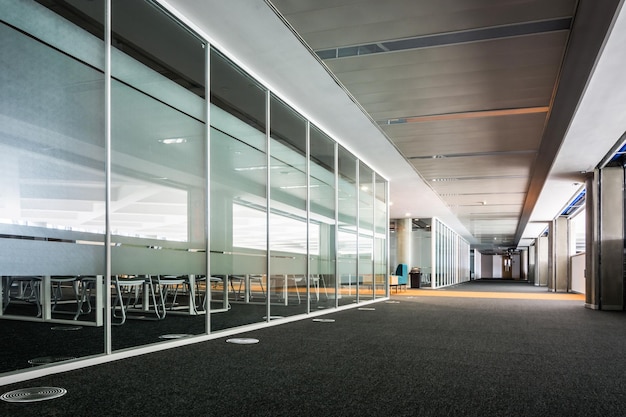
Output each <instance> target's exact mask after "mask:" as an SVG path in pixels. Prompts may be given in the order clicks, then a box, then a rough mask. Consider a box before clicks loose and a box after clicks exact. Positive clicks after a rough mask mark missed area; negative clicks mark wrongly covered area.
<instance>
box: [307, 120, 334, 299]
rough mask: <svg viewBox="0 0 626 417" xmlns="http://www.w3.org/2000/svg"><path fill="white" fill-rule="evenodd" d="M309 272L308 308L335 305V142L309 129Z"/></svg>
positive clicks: (312, 127)
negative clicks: (309, 292)
mask: <svg viewBox="0 0 626 417" xmlns="http://www.w3.org/2000/svg"><path fill="white" fill-rule="evenodd" d="M310 152H311V157H310V184H311V188H310V203H309V206H310V218H311V222H310V225H309V248H310V252H311V253H310V256H309V272H310V280H311V281H310V287H311V289H312V291H313V293H312V294H311V297H310V299H311V310H312V311H313V310H316V309H323V308H331V307H334V306H335V301H336V299H337V296H336V294H337V293H336V288H335V284H336V279H335V263H336V262H335V247H336V245H335V144H334V142H333V141H332V139H331V138H330V137H328V136H327V135H326V134H324V133H323V132H322V131H321V130H319V129H318V128H317V127H315V126H311V130H310Z"/></svg>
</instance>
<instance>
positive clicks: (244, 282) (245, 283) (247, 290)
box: [228, 274, 266, 302]
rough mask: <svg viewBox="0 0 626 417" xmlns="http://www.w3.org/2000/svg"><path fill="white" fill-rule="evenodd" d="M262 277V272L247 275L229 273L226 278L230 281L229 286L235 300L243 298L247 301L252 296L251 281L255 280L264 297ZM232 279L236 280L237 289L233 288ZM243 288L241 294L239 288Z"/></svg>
mask: <svg viewBox="0 0 626 417" xmlns="http://www.w3.org/2000/svg"><path fill="white" fill-rule="evenodd" d="M263 277H264V275H262V274H247V275H229V276H228V280H229V281H230V288H231V289H232V291H233V295H234V297H235V300H236V301H238V300H244V301H245V302H249V301H251V300H252V298H254V295H253V291H252V282H256V283H257V284H258V286H259V287H260V288H261V293H262V294H263V298H265V297H266V293H265V287H264V286H263ZM233 281H238V282H239V286H238V287H237V290H235V286H234V284H233ZM242 288H243V289H244V294H243V296H242V295H241V290H242Z"/></svg>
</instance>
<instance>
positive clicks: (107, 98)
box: [96, 0, 113, 355]
mask: <svg viewBox="0 0 626 417" xmlns="http://www.w3.org/2000/svg"><path fill="white" fill-rule="evenodd" d="M104 3H105V6H104V7H105V11H104V153H105V157H104V171H105V173H104V176H105V198H104V199H105V201H104V211H105V213H104V224H105V226H104V230H105V232H104V235H105V237H104V252H105V254H104V263H105V267H104V268H105V271H104V273H105V275H104V297H105V303H104V308H105V309H106V313H105V320H104V353H105V355H110V354H111V352H112V351H113V347H112V346H113V345H112V339H111V308H110V307H109V304H110V303H111V40H112V39H111V38H112V36H111V33H112V29H113V28H112V26H111V0H105V2H104ZM96 294H97V292H96Z"/></svg>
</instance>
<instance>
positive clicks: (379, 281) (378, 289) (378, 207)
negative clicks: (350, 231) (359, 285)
mask: <svg viewBox="0 0 626 417" xmlns="http://www.w3.org/2000/svg"><path fill="white" fill-rule="evenodd" d="M374 185H375V187H376V188H375V190H374V191H375V194H374V195H375V199H374V230H375V232H374V275H375V280H374V283H375V292H374V295H375V296H376V297H384V296H386V295H387V293H386V289H387V288H388V285H387V225H388V223H387V182H386V181H385V180H384V179H383V178H382V177H380V176H379V175H376V176H375V184H374ZM409 267H410V265H409ZM394 272H395V271H394Z"/></svg>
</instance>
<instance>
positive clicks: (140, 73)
mask: <svg viewBox="0 0 626 417" xmlns="http://www.w3.org/2000/svg"><path fill="white" fill-rule="evenodd" d="M112 28H113V33H112V38H113V41H112V43H113V50H112V52H111V72H112V84H111V204H110V221H111V233H112V237H111V239H112V242H113V244H114V246H113V247H112V249H111V269H112V277H111V281H112V287H113V288H112V293H113V300H112V303H113V305H112V311H113V319H112V320H113V324H114V327H113V330H112V342H113V349H120V348H126V347H129V346H136V345H141V344H146V343H155V342H159V341H160V340H163V337H162V336H166V335H167V334H199V333H204V332H205V325H204V323H205V319H204V317H203V313H204V310H205V309H204V298H205V297H204V293H205V292H206V288H207V287H208V286H209V285H208V283H207V273H206V252H205V251H206V233H205V230H206V226H205V223H206V222H205V214H204V213H205V212H206V204H205V201H206V191H205V189H206V174H205V171H206V169H205V167H206V165H205V155H206V151H205V149H206V148H205V144H206V139H205V137H206V134H205V130H206V124H205V116H204V112H205V100H204V84H205V83H204V72H205V64H204V63H205V45H204V44H203V42H201V41H200V40H199V39H198V38H197V37H196V36H194V35H193V34H192V33H190V32H189V31H187V30H186V29H185V28H184V27H183V26H181V25H179V24H178V23H177V22H176V21H174V20H173V19H172V18H171V17H170V16H167V15H165V14H164V13H163V12H162V11H161V10H159V9H157V8H155V7H154V6H153V5H152V4H151V3H150V2H147V1H133V2H128V1H124V0H114V1H113V2H112ZM164 68H167V71H164ZM164 333H165V334H164Z"/></svg>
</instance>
